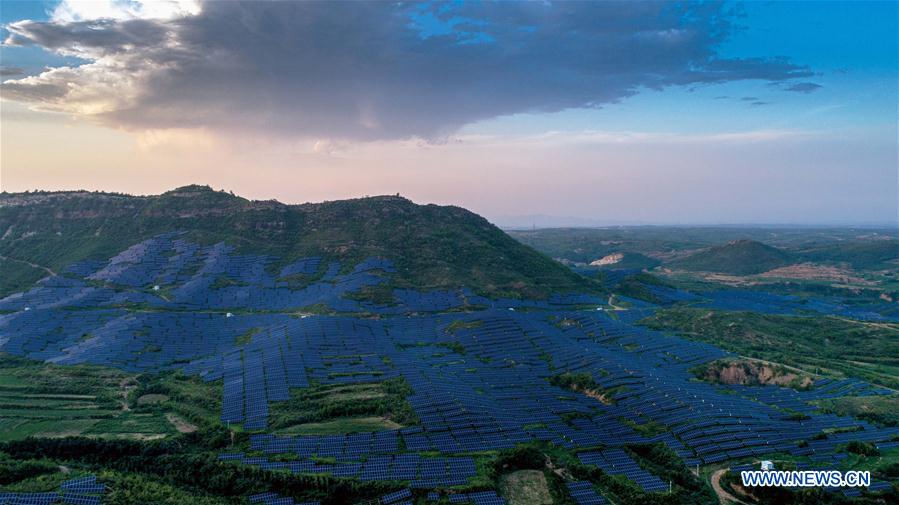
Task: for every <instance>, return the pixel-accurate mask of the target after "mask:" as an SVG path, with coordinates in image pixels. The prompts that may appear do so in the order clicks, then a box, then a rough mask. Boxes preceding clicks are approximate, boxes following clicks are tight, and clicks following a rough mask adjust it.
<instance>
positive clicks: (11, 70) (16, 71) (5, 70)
mask: <svg viewBox="0 0 899 505" xmlns="http://www.w3.org/2000/svg"><path fill="white" fill-rule="evenodd" d="M24 73H25V69H24V68H22V67H0V77H11V76H14V75H22V74H24Z"/></svg>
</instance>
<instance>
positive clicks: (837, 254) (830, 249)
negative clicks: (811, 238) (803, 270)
mask: <svg viewBox="0 0 899 505" xmlns="http://www.w3.org/2000/svg"><path fill="white" fill-rule="evenodd" d="M799 255H800V256H801V257H802V258H803V259H804V260H806V261H812V262H816V263H823V262H836V263H848V264H850V265H852V267H853V268H855V269H858V270H864V269H887V268H896V264H897V263H896V262H897V260H899V240H894V239H878V240H860V241H855V242H849V243H836V244H826V245H822V246H818V247H810V248H808V249H804V250H802V251H800V252H799Z"/></svg>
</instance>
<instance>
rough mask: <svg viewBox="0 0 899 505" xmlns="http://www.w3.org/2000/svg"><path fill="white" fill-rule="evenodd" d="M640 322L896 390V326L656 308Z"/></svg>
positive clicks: (898, 371)
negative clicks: (653, 312) (657, 309)
mask: <svg viewBox="0 0 899 505" xmlns="http://www.w3.org/2000/svg"><path fill="white" fill-rule="evenodd" d="M640 324H643V325H645V326H648V327H650V328H652V329H656V330H665V331H673V332H676V333H678V334H679V335H680V336H682V337H684V338H688V339H692V340H699V341H702V342H708V343H710V344H714V345H716V346H718V347H721V348H723V349H726V350H728V351H731V352H734V353H736V354H739V355H742V356H747V357H750V358H755V359H760V360H764V361H768V362H773V363H777V364H781V365H786V366H789V367H794V368H798V369H801V370H802V371H803V372H805V373H807V374H811V375H817V374H822V375H829V376H833V377H847V376H848V377H858V378H860V379H863V380H866V381H868V382H871V383H873V384H878V385H882V386H886V387H889V388H893V389H899V325H897V324H890V323H878V324H869V323H866V322H863V321H853V320H848V319H842V318H837V317H829V316H816V317H800V316H782V315H772V314H759V313H754V312H727V311H716V310H707V309H692V308H672V309H665V310H659V311H656V313H655V314H654V315H652V316H650V317H648V318H646V319H643V320H642V321H641V322H640Z"/></svg>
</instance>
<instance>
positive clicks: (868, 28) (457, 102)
mask: <svg viewBox="0 0 899 505" xmlns="http://www.w3.org/2000/svg"><path fill="white" fill-rule="evenodd" d="M151 6H152V7H153V8H152V9H151V8H150V7H151ZM896 10H897V3H895V2H870V3H864V2H746V3H725V4H723V5H719V4H715V3H711V2H709V3H703V4H699V3H692V4H686V6H681V5H678V4H673V3H672V4H662V3H650V4H635V3H620V4H619V3H608V2H605V3H595V4H589V3H551V4H538V3H531V4H523V3H519V4H502V3H500V4H482V3H470V2H469V3H463V2H452V3H421V4H400V5H396V4H386V3H374V4H369V3H353V4H351V3H346V4H334V3H280V4H265V3H259V2H257V3H250V4H237V3H233V2H225V3H222V2H219V3H208V2H195V1H194V0H172V1H171V2H168V3H158V2H157V3H155V4H148V3H142V2H140V1H137V0H134V1H124V2H123V1H112V2H105V3H104V2H102V1H101V2H96V1H94V2H79V1H77V0H67V1H65V2H63V3H62V5H60V3H59V2H16V1H13V2H7V1H4V2H3V3H2V4H0V23H2V24H3V26H4V28H3V37H4V39H5V43H4V45H3V46H2V48H0V66H2V67H3V79H6V80H7V81H6V82H5V83H4V84H3V86H2V88H0V92H2V95H0V96H2V98H3V100H4V108H3V121H4V128H3V148H4V149H3V153H2V156H3V160H2V161H3V171H2V172H0V175H2V178H0V184H2V185H3V189H7V188H9V189H10V190H23V189H33V188H36V187H47V188H48V189H53V188H71V187H81V186H87V187H89V189H108V190H121V191H130V192H137V193H149V192H155V191H160V190H164V189H166V188H167V187H170V186H171V185H174V184H180V183H182V182H183V183H188V182H205V183H210V184H212V185H213V186H217V187H227V188H228V189H233V190H235V191H236V192H239V193H244V194H248V196H251V197H258V198H269V197H277V198H279V199H282V200H285V201H306V200H315V199H324V198H341V197H350V196H358V195H359V194H374V193H378V192H389V193H395V192H397V191H400V192H403V193H404V194H407V195H408V196H411V197H412V198H413V199H418V200H426V201H436V202H439V203H458V204H463V205H466V206H469V207H471V208H473V209H474V210H477V211H480V212H483V213H484V214H486V215H488V217H492V218H494V220H502V219H506V218H508V217H514V216H518V215H530V214H551V215H559V216H573V217H577V218H578V219H588V220H590V219H593V220H596V221H597V222H599V221H602V222H625V221H627V222H653V223H655V222H658V223H664V222H678V223H684V222H697V223H710V222H740V223H743V222H756V223H757V222H777V223H784V222H795V223H827V222H833V223H890V222H895V221H896V214H897V211H896V192H897V182H896V138H897V135H896V118H897V103H896V101H897V12H896ZM23 20H31V21H33V22H31V23H23V22H22V21H23ZM237 20H239V21H237ZM309 20H312V22H308V21H309ZM172 40H177V41H178V45H177V46H169V45H167V44H169V43H170V42H169V41H172ZM238 41H239V42H238ZM194 48H196V53H192V50H193V49H194ZM204 51H208V53H204ZM59 67H69V68H68V69H63V70H59ZM54 69H57V70H54ZM54 135H59V136H60V137H61V138H63V137H64V138H66V139H68V138H72V136H73V135H74V136H75V138H78V136H81V137H83V139H84V142H82V144H83V145H94V148H96V146H104V145H109V146H111V145H112V144H115V147H114V148H113V147H108V148H106V151H107V156H106V157H105V158H104V159H100V160H98V159H96V157H95V156H93V155H92V154H86V153H85V152H83V149H82V148H79V147H77V146H73V147H72V148H70V149H69V150H68V151H67V152H60V153H59V156H58V157H49V156H48V157H46V159H42V160H41V161H40V162H38V161H35V156H34V151H35V150H36V149H39V146H40V144H41V139H48V138H53V137H54ZM44 141H46V140H44ZM92 143H95V144H92ZM60 145H61V144H60ZM234 146H240V152H239V153H235V152H234V151H232V149H234ZM245 153H250V154H245ZM176 154H177V156H176ZM117 157H120V158H117ZM176 158H177V159H181V160H185V161H184V162H183V163H184V165H185V166H182V167H174V168H172V170H171V173H165V172H163V173H160V172H159V171H153V170H149V171H148V170H146V169H145V168H144V167H147V166H156V165H158V164H159V163H160V162H161V160H165V162H166V163H169V164H171V163H172V160H174V159H176ZM258 159H263V160H266V162H267V163H268V164H269V165H270V166H269V167H267V168H266V169H264V170H265V171H267V176H268V177H270V178H271V179H273V180H271V181H268V180H267V179H266V178H264V177H263V178H261V179H260V177H258V174H257V173H255V171H254V170H253V169H250V170H248V168H247V166H248V165H255V164H254V161H253V160H258ZM60 160H65V163H66V165H67V169H66V170H62V169H60V168H59V164H60V163H61V161H60ZM107 160H108V161H107ZM213 160H214V161H213ZM729 160H734V162H733V163H731V162H729ZM176 163H177V162H176ZM107 165H108V166H107ZM421 165H424V166H426V167H428V168H421ZM358 166H365V167H367V168H366V169H365V170H364V171H363V172H360V171H359V169H358V168H355V167H358ZM191 167H196V168H191ZM416 167H418V168H416ZM257 170H258V169H257ZM285 178H286V179H287V180H290V181H293V182H297V183H298V185H300V186H302V189H285V185H284V184H283V181H284V180H285ZM438 181H439V182H438ZM509 181H514V184H515V186H516V188H517V190H518V195H519V197H518V198H516V196H515V195H512V194H503V193H504V191H503V190H504V188H503V185H504V184H508V182H509ZM564 181H572V182H570V183H568V184H567V185H566V183H565V182H564ZM684 181H689V182H690V183H689V184H685V183H684ZM79 185H80V186H79ZM594 185H595V186H594ZM288 186H289V187H292V186H290V185H288ZM584 186H586V187H592V188H593V189H594V191H593V192H590V191H585V190H584V189H583V187H584ZM725 187H726V188H728V191H730V192H732V193H733V194H731V195H729V196H728V197H724V198H723V197H721V196H720V195H715V194H714V193H715V190H716V189H720V188H725ZM666 191H667V193H666ZM635 192H638V193H641V195H642V196H643V197H648V198H651V199H652V201H653V202H655V203H654V204H653V205H650V206H647V205H645V198H644V200H643V201H640V199H639V198H630V199H628V198H627V196H628V195H632V194H633V193H635ZM505 193H507V192H505ZM643 193H646V194H645V195H644V194H643ZM491 195H494V196H491ZM594 195H595V196H594ZM631 202H633V203H631ZM683 202H691V204H690V205H685V204H683Z"/></svg>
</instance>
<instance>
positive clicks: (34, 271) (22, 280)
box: [0, 258, 47, 298]
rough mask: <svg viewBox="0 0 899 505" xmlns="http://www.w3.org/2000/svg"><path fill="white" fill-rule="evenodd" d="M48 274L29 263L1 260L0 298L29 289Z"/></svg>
mask: <svg viewBox="0 0 899 505" xmlns="http://www.w3.org/2000/svg"><path fill="white" fill-rule="evenodd" d="M46 276H47V272H45V271H43V270H41V269H40V268H34V267H32V266H29V265H28V264H27V263H22V262H19V261H11V260H7V259H3V258H0V298H2V297H4V296H6V295H9V294H12V293H15V292H18V291H22V290H24V289H27V288H28V287H29V286H31V285H32V284H34V283H35V282H37V281H38V280H40V279H42V278H44V277H46Z"/></svg>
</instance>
